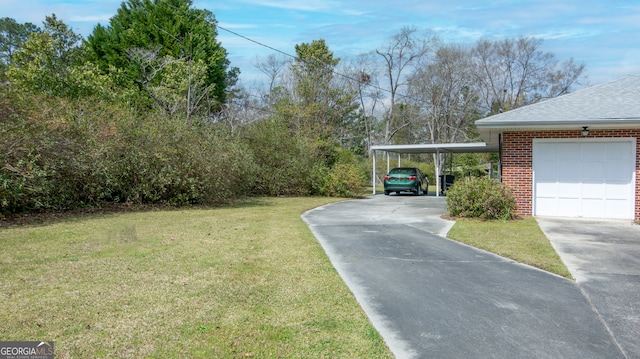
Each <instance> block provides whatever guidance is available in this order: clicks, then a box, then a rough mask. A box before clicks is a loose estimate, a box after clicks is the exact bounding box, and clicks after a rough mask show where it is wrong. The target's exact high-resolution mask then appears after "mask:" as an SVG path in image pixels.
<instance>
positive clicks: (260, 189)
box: [244, 120, 366, 197]
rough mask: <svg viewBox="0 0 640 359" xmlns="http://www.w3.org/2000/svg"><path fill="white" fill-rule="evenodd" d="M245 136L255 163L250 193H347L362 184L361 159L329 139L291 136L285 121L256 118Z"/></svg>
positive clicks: (332, 194)
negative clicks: (258, 119)
mask: <svg viewBox="0 0 640 359" xmlns="http://www.w3.org/2000/svg"><path fill="white" fill-rule="evenodd" d="M244 137H245V141H246V142H247V147H248V148H249V149H250V150H251V152H252V159H253V165H254V166H255V167H254V173H255V175H254V177H253V178H252V181H251V190H250V193H252V194H257V195H270V196H274V195H303V196H307V195H321V196H344V197H347V196H352V195H353V194H354V191H355V190H356V189H358V188H360V187H362V186H364V185H365V181H366V173H365V172H364V169H363V166H361V163H362V159H359V158H357V157H356V156H355V155H354V154H353V153H352V152H351V151H348V150H344V149H342V148H340V147H338V146H336V145H335V144H333V143H331V142H329V141H325V140H321V139H308V138H305V137H296V136H293V135H292V134H291V133H290V131H289V129H288V127H287V125H286V123H284V122H280V121H278V120H264V121H261V122H258V123H256V124H254V125H253V126H252V127H251V128H250V129H248V130H247V131H246V133H245V135H244Z"/></svg>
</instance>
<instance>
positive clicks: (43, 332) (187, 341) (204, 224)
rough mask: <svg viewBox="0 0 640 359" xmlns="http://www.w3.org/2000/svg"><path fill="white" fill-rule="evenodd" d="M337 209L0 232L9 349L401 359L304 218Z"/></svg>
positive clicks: (268, 202)
mask: <svg viewBox="0 0 640 359" xmlns="http://www.w3.org/2000/svg"><path fill="white" fill-rule="evenodd" d="M331 201H335V200H332V199H328V198H269V199H255V200H251V201H248V202H246V203H243V204H240V205H235V206H231V207H225V208H213V209H202V208H200V209H184V210H164V211H146V212H137V213H120V214H108V215H94V216H86V217H82V216H81V217H78V218H75V219H65V220H61V221H57V222H55V223H49V224H44V225H29V226H22V227H10V228H3V229H0V247H1V248H2V251H1V254H0V302H1V303H2V306H1V307H0V323H1V324H0V338H2V339H3V340H54V341H55V345H56V358H98V357H120V358H142V357H146V358H214V357H216V358H246V357H251V358H275V357H281V358H391V357H392V354H391V352H390V351H389V350H388V348H387V347H386V345H385V343H384V341H383V339H382V338H381V337H380V335H379V334H378V333H377V331H376V330H375V329H374V328H373V326H372V325H371V324H370V322H369V320H368V318H367V317H366V315H365V313H364V312H363V311H362V309H361V308H360V306H359V305H358V304H357V302H356V300H355V298H354V297H353V295H352V293H351V292H350V291H349V289H348V288H347V287H346V285H345V284H344V282H343V281H342V279H341V278H340V277H339V275H338V274H337V272H336V271H335V270H334V268H333V267H332V265H331V263H330V262H329V260H328V258H327V257H326V255H325V253H324V251H323V250H322V248H321V246H320V245H319V244H318V242H317V241H316V240H315V238H314V237H313V235H312V233H311V232H310V231H309V229H308V228H307V226H306V225H305V224H304V222H303V221H302V220H301V218H300V214H301V213H302V212H304V211H305V210H307V209H310V208H313V207H316V206H319V205H322V204H326V203H329V202H331Z"/></svg>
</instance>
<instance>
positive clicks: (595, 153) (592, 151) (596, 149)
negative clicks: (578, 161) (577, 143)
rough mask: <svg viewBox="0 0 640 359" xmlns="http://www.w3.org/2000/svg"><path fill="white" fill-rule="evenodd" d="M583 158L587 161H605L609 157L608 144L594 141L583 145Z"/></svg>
mask: <svg viewBox="0 0 640 359" xmlns="http://www.w3.org/2000/svg"><path fill="white" fill-rule="evenodd" d="M582 159H584V160H586V161H590V160H591V161H593V160H596V161H604V160H606V159H607V146H606V144H604V143H594V144H592V145H590V146H582Z"/></svg>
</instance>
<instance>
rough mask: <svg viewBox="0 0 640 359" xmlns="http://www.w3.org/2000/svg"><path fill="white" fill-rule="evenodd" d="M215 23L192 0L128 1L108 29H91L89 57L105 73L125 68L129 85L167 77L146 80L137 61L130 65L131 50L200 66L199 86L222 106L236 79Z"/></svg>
mask: <svg viewBox="0 0 640 359" xmlns="http://www.w3.org/2000/svg"><path fill="white" fill-rule="evenodd" d="M216 23H217V22H216V19H215V17H214V16H213V14H212V13H211V12H209V11H207V10H198V9H193V8H192V1H191V0H127V1H126V2H123V3H122V5H121V7H120V9H118V12H117V13H116V15H115V16H113V17H112V18H111V19H110V22H109V26H107V27H104V26H102V25H98V26H96V28H95V29H94V31H93V33H92V34H91V35H90V36H89V37H88V46H89V48H90V49H91V50H92V53H93V54H92V57H91V59H92V61H94V62H95V63H96V64H98V66H100V68H101V69H102V70H103V71H105V72H106V71H108V70H109V68H110V67H115V68H118V69H124V71H125V72H126V74H127V75H128V80H129V81H138V82H139V83H141V82H142V81H147V80H149V81H151V84H150V85H154V86H157V85H159V84H162V82H163V81H164V79H165V74H166V73H165V72H159V73H157V74H156V76H154V77H153V78H152V79H149V78H148V77H147V78H145V74H144V71H145V69H143V68H141V67H140V63H139V61H135V60H133V61H132V57H131V56H130V53H131V51H132V50H133V51H137V50H138V49H143V50H146V51H153V52H155V57H156V58H157V59H170V60H171V61H185V62H186V63H187V66H195V65H197V64H204V65H205V66H206V69H205V70H206V71H205V72H204V79H203V81H204V88H206V89H207V92H208V93H210V94H211V95H212V98H214V99H216V100H217V101H218V103H219V104H222V103H224V102H225V100H226V91H227V85H228V82H227V79H228V77H229V76H231V77H237V72H238V70H237V69H235V68H234V69H229V64H230V63H229V60H228V59H227V52H226V50H225V49H224V48H223V47H222V46H221V44H220V43H219V42H218V41H217V40H216V37H217V29H216ZM138 60H139V58H138ZM161 61H165V60H161ZM147 75H148V74H147ZM168 76H171V75H168ZM192 86H193V85H192V84H189V85H188V86H187V87H188V88H189V87H192ZM143 87H144V86H143ZM189 94H191V93H190V92H188V91H187V95H189ZM199 95H202V93H200V94H194V96H195V97H196V98H197V97H198V96H199ZM189 101H190V100H188V101H187V102H189Z"/></svg>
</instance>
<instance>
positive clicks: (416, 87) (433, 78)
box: [409, 45, 480, 173]
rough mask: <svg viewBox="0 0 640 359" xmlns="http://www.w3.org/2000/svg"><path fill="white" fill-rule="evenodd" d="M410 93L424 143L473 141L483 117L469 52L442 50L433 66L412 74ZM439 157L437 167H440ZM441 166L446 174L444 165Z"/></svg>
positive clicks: (443, 48) (453, 46)
mask: <svg viewBox="0 0 640 359" xmlns="http://www.w3.org/2000/svg"><path fill="white" fill-rule="evenodd" d="M409 89H410V90H409V98H410V99H411V101H412V103H414V106H413V108H415V109H416V110H417V111H418V113H419V115H418V116H416V117H417V118H418V121H417V123H416V124H414V127H415V128H416V132H417V134H416V137H417V138H419V139H420V140H421V142H428V143H452V142H465V141H466V140H469V139H473V138H471V137H472V136H474V133H475V131H474V130H473V124H474V121H475V120H477V119H479V118H480V115H479V97H478V89H477V88H476V87H475V82H474V76H473V72H472V62H471V54H470V51H469V50H467V49H464V48H462V47H461V46H457V45H446V46H442V47H440V48H439V49H438V50H437V51H436V54H435V56H434V59H433V62H432V63H431V64H429V65H428V66H425V67H421V68H419V69H418V70H417V71H415V72H414V73H413V74H412V76H411V79H410V86H409ZM414 101H415V102H414ZM436 156H437V155H436V154H434V155H433V158H434V163H438V162H437V161H436ZM440 164H441V168H440V169H439V170H440V173H443V171H444V161H440Z"/></svg>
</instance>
